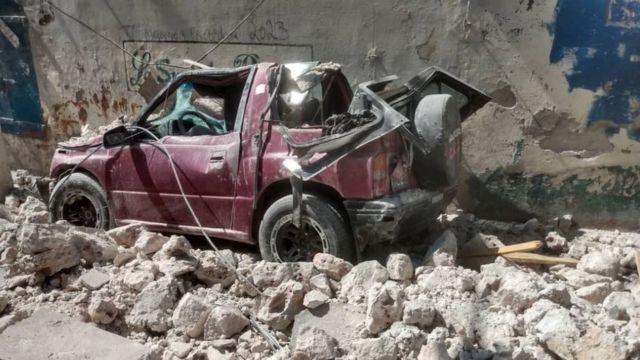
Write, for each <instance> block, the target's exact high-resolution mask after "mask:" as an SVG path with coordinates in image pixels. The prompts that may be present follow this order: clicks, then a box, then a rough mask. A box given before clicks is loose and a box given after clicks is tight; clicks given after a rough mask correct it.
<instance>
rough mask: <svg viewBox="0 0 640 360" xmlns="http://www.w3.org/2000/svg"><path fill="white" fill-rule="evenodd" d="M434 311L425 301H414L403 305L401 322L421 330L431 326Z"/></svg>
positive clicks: (434, 314)
mask: <svg viewBox="0 0 640 360" xmlns="http://www.w3.org/2000/svg"><path fill="white" fill-rule="evenodd" d="M435 316H436V310H435V309H434V308H433V306H431V303H430V302H428V301H427V300H423V299H416V300H411V301H408V302H406V303H405V304H404V311H403V315H402V322H404V323H405V324H408V325H417V326H419V327H421V328H423V329H426V328H428V327H429V326H431V324H433V319H434V318H435Z"/></svg>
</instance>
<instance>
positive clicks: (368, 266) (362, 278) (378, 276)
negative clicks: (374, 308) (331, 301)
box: [340, 260, 389, 303]
mask: <svg viewBox="0 0 640 360" xmlns="http://www.w3.org/2000/svg"><path fill="white" fill-rule="evenodd" d="M388 279H389V272H388V271H387V269H386V268H385V267H383V266H382V265H380V263H379V262H377V261H375V260H370V261H363V262H361V263H360V264H358V265H356V266H354V267H353V269H351V271H350V272H349V273H348V274H347V275H345V276H344V277H343V278H342V280H341V281H340V299H343V300H348V301H349V302H350V303H359V302H362V301H363V300H366V298H367V293H368V291H369V289H371V288H372V287H373V285H374V284H377V283H383V282H385V281H387V280H388Z"/></svg>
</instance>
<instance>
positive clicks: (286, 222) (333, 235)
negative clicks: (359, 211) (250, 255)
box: [258, 194, 355, 262]
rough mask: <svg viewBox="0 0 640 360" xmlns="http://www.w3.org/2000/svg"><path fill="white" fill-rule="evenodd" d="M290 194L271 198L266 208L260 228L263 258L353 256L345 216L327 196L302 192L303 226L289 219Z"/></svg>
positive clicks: (281, 260) (290, 211)
mask: <svg viewBox="0 0 640 360" xmlns="http://www.w3.org/2000/svg"><path fill="white" fill-rule="evenodd" d="M292 218H293V196H292V195H287V196H285V197H283V198H280V199H278V200H277V201H276V202H274V203H273V204H272V205H271V206H270V207H269V208H268V209H267V211H266V212H265V214H264V217H263V219H262V222H261V223H260V230H259V234H258V237H259V239H258V240H259V244H260V253H261V254H262V258H263V259H264V260H267V261H278V262H295V261H311V260H313V256H314V255H315V254H317V253H319V252H324V253H329V254H332V255H335V256H337V257H340V258H343V259H345V260H348V261H353V260H355V246H354V242H353V238H352V236H351V231H350V229H349V225H348V223H347V221H346V219H345V218H344V216H343V215H342V214H341V213H340V211H338V209H337V208H336V207H335V206H334V205H333V204H331V203H330V202H329V201H328V200H326V199H324V198H321V197H318V196H316V195H312V194H304V195H303V203H302V227H301V228H300V229H298V228H297V227H296V226H294V225H293V223H292Z"/></svg>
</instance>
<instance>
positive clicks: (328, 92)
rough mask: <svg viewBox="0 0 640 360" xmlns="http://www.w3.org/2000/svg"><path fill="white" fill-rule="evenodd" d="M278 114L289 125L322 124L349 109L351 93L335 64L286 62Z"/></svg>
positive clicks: (317, 125) (307, 125)
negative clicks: (314, 64) (313, 64)
mask: <svg viewBox="0 0 640 360" xmlns="http://www.w3.org/2000/svg"><path fill="white" fill-rule="evenodd" d="M282 76H283V79H282V80H283V81H282V83H283V84H282V86H281V87H280V90H279V94H278V98H277V100H278V101H277V105H278V116H279V119H280V121H281V122H282V124H283V125H285V126H286V127H288V128H322V129H324V128H325V127H327V126H330V124H327V119H329V118H331V117H332V116H334V115H336V114H342V113H345V112H346V111H347V109H348V108H349V105H350V103H351V98H352V96H353V95H352V93H351V89H350V88H349V85H348V83H347V81H346V79H345V78H344V75H342V73H341V72H340V68H339V66H337V65H335V64H331V63H328V64H318V65H316V66H313V67H312V66H311V65H310V64H309V63H299V64H287V65H286V66H285V69H284V71H283V73H282Z"/></svg>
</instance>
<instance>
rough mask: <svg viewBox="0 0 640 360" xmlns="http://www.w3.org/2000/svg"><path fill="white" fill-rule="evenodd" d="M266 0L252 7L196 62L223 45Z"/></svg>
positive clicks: (261, 0)
mask: <svg viewBox="0 0 640 360" xmlns="http://www.w3.org/2000/svg"><path fill="white" fill-rule="evenodd" d="M264 2H265V0H260V1H259V2H258V3H257V4H256V6H254V7H253V9H251V11H249V13H248V14H247V16H245V17H244V18H242V20H240V22H239V23H237V24H236V26H234V27H233V29H231V31H229V33H227V35H225V37H223V38H222V39H221V40H220V41H218V43H217V44H215V45H214V46H213V47H212V48H211V49H209V50H207V51H206V52H205V53H204V54H202V56H201V57H200V58H198V60H196V62H201V61H202V60H204V59H205V58H206V57H207V56H208V55H209V54H211V53H212V52H214V51H215V50H216V49H217V48H218V47H220V45H222V43H223V42H225V41H227V39H228V38H229V37H230V36H231V35H233V34H234V33H235V32H236V31H237V30H238V28H240V26H241V25H242V24H244V23H245V22H246V21H247V20H249V18H250V17H251V15H253V14H254V13H255V12H256V10H258V8H260V6H262V4H264Z"/></svg>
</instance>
